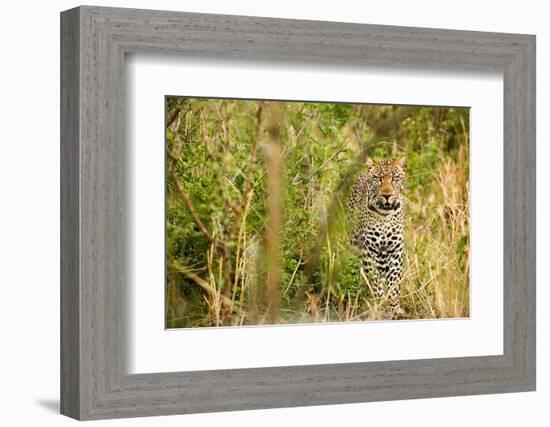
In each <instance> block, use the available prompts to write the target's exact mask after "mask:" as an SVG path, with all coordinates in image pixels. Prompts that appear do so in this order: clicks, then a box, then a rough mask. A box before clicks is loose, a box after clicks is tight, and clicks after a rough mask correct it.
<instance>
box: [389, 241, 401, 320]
mask: <svg viewBox="0 0 550 427" xmlns="http://www.w3.org/2000/svg"><path fill="white" fill-rule="evenodd" d="M402 277H403V257H402V254H401V251H397V253H394V254H392V255H391V256H390V257H389V259H388V262H387V272H386V282H387V284H388V299H389V302H390V307H391V312H392V318H394V319H395V318H397V317H398V316H400V315H402V314H403V313H404V312H403V309H402V308H401V304H400V301H399V300H400V296H401V280H402Z"/></svg>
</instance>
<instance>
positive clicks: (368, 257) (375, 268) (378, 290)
mask: <svg viewBox="0 0 550 427" xmlns="http://www.w3.org/2000/svg"><path fill="white" fill-rule="evenodd" d="M361 258H362V260H363V266H362V269H363V272H364V274H365V277H364V278H365V281H366V282H367V286H368V287H369V289H371V291H372V292H373V293H374V296H375V297H376V298H378V299H380V300H381V299H383V298H384V296H385V295H386V286H385V284H384V282H385V277H384V275H383V274H381V270H380V268H379V267H380V266H379V262H378V259H377V257H376V255H374V254H371V253H370V252H369V250H368V249H364V250H363V253H362V256H361Z"/></svg>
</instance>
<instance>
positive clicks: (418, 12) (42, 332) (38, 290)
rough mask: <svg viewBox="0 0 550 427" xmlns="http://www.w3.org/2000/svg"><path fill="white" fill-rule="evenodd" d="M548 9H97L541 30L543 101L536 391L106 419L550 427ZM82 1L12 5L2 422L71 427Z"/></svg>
mask: <svg viewBox="0 0 550 427" xmlns="http://www.w3.org/2000/svg"><path fill="white" fill-rule="evenodd" d="M544 3H545V2H542V1H535V0H524V1H522V2H517V1H514V2H504V1H498V2H497V1H486V2H480V1H470V0H461V1H457V2H449V3H447V4H445V5H444V4H443V3H442V2H441V1H440V0H438V1H421V0H417V1H414V2H411V1H406V0H402V1H400V0H394V1H392V2H358V1H356V0H355V1H354V0H340V1H338V2H328V1H326V2H321V1H319V0H317V1H302V2H298V1H296V0H289V1H286V0H278V1H277V2H269V3H267V2H260V1H257V0H256V1H254V0H250V1H244V0H242V1H241V0H231V1H227V0H225V1H224V0H217V1H215V0H196V1H195V0H189V1H185V2H182V1H175V0H174V1H168V0H165V1H163V0H157V1H144V0H143V1H131V2H130V1H128V2H124V1H107V2H105V1H97V2H96V4H101V5H112V6H126V7H140V8H160V9H170V10H187V11H197V12H211V13H229V14H248V15H258V16H262V15H263V16H273V17H285V18H302V19H321V20H335V21H349V22H364V23H375V24H392V25H411V26H425V27H441V28H455V29H469V30H484V31H504V32H522V33H536V34H537V36H538V39H537V45H538V48H537V55H538V61H537V62H538V66H537V74H538V81H537V88H538V89H537V92H538V102H537V104H538V109H537V122H538V132H537V137H538V147H539V148H538V162H537V163H538V168H537V174H538V184H537V190H538V206H537V211H538V212H537V218H538V241H537V245H538V266H537V273H538V315H537V318H538V325H537V335H538V337H539V340H538V347H537V349H538V375H537V377H538V391H537V392H536V393H518V394H508V395H488V396H471V397H459V398H440V399H423V400H413V401H398V402H380V403H365V404H349V405H336V406H324V407H309V408H292V409H275V410H261V411H248V412H232V413H220V414H200V415H190V416H171V417H159V418H155V419H151V418H149V419H147V418H146V419H130V420H116V421H109V422H104V423H105V424H109V425H120V426H133V425H135V426H148V425H155V426H159V425H160V426H162V425H174V426H176V425H178V426H180V425H182V424H185V425H187V426H219V425H224V426H233V425H235V426H236V425H238V426H242V427H246V426H258V425H262V426H266V425H268V426H269V425H273V426H275V425H285V424H287V425H311V424H315V425H316V426H335V425H338V426H340V425H346V424H353V425H357V424H359V425H365V424H370V425H382V424H384V425H407V426H411V427H412V426H422V427H426V426H441V425H445V426H460V427H464V426H469V425H482V424H484V423H485V424H489V425H497V426H518V425H531V426H543V425H548V423H549V420H550V415H549V411H548V402H549V401H550V371H549V369H548V362H547V361H545V359H548V346H549V344H550V335H549V333H548V323H549V321H550V316H549V313H548V311H547V310H545V309H546V304H545V301H546V300H547V298H548V295H549V293H548V290H547V289H545V288H544V284H545V282H548V279H549V275H548V270H547V269H544V268H543V267H544V263H545V261H547V260H548V256H549V255H550V252H549V249H550V246H549V245H550V243H548V242H546V243H545V242H543V239H544V238H546V239H547V240H548V239H550V235H549V232H548V231H549V226H548V225H545V224H544V222H543V221H542V219H543V218H544V217H545V216H546V217H547V218H548V216H549V215H550V210H549V209H550V205H549V202H548V198H549V197H550V192H549V190H548V188H549V187H548V185H547V183H548V181H549V179H550V170H549V168H548V167H544V165H545V164H546V165H547V164H548V161H550V158H549V150H550V149H549V148H548V144H546V146H545V144H543V141H548V139H549V137H550V133H549V132H550V127H549V125H548V122H546V123H545V122H544V120H543V119H544V118H548V117H549V116H550V105H549V102H550V93H549V88H548V76H549V75H550V52H549V46H550V28H549V27H548V15H549V14H548V11H546V10H544V7H545V6H544ZM75 5H77V3H76V2H72V1H51V2H37V1H35V2H31V1H27V2H19V3H15V2H10V3H6V4H5V5H3V6H4V7H3V9H2V25H0V31H1V32H2V34H1V36H2V37H1V40H2V68H1V69H0V70H1V71H0V73H1V79H0V85H1V86H0V105H1V111H0V117H1V121H0V123H1V126H0V135H1V136H0V147H1V148H0V149H1V152H0V195H1V200H2V204H1V206H0V259H1V260H2V262H1V268H0V285H1V286H2V291H3V293H2V298H1V299H0V301H1V302H0V304H1V306H0V316H1V318H0V320H1V325H2V351H1V352H0V362H1V363H2V365H1V366H2V368H3V372H2V376H1V387H0V393H1V396H0V401H1V402H2V410H1V411H0V420H1V421H2V424H3V425H9V426H14V425H15V426H17V425H38V424H39V425H41V426H58V425H60V426H63V425H68V424H70V423H73V421H71V420H69V419H66V418H64V417H61V416H59V415H57V408H58V384H59V369H58V360H59V337H58V330H59V316H58V314H59V113H58V112H59V108H58V103H59V16H58V13H59V11H60V10H62V9H67V8H70V7H73V6H75Z"/></svg>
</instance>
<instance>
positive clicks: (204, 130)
mask: <svg viewBox="0 0 550 427" xmlns="http://www.w3.org/2000/svg"><path fill="white" fill-rule="evenodd" d="M165 100H166V103H165V109H166V111H165V117H166V132H165V135H166V156H165V159H166V165H165V171H166V175H165V176H166V206H165V216H166V218H165V227H166V298H165V304H166V305H165V314H166V327H167V328H169V329H173V328H194V327H219V326H250V325H269V324H299V323H324V322H357V321H369V320H404V319H409V320H415V319H438V318H462V317H469V313H470V311H469V307H470V280H469V273H470V268H469V233H470V228H469V219H470V206H469V108H467V107H437V106H404V105H371V104H351V103H326V102H299V101H264V100H247V99H214V98H187V97H181V96H167V97H166V98H165Z"/></svg>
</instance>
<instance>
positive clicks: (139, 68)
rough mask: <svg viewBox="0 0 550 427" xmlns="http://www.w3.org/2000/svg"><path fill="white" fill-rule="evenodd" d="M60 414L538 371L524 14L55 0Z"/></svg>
mask: <svg viewBox="0 0 550 427" xmlns="http://www.w3.org/2000/svg"><path fill="white" fill-rule="evenodd" d="M61 88H62V94H61V166H62V174H61V191H62V194H61V234H62V235H61V248H62V253H61V412H62V413H63V414H65V415H68V416H70V417H73V418H77V419H82V420H84V419H102V418H117V417H134V416H151V415H167V414H184V413H196V412H214V411H228V410H243V409H259V408H275V407H289V406H305V405H324V404H337V403H351V402H365V401H380V400H393V399H411V398H423V397H439V396H459V395H467V394H483V393H504V392H519V391H531V390H535V262H536V258H535V257H536V250H535V247H536V245H535V37H534V36H530V35H519V34H502V33H498V34H497V33H484V32H467V31H454V30H436V29H422V28H406V27H391V26H373V25H364V24H361V25H359V24H347V23H335V22H314V21H297V20H281V19H271V18H256V17H241V16H222V15H208V14H194V13H182V12H165V11H146V10H133V9H113V8H103V7H88V6H83V7H79V8H76V9H71V10H68V11H65V12H63V13H62V14H61Z"/></svg>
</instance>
